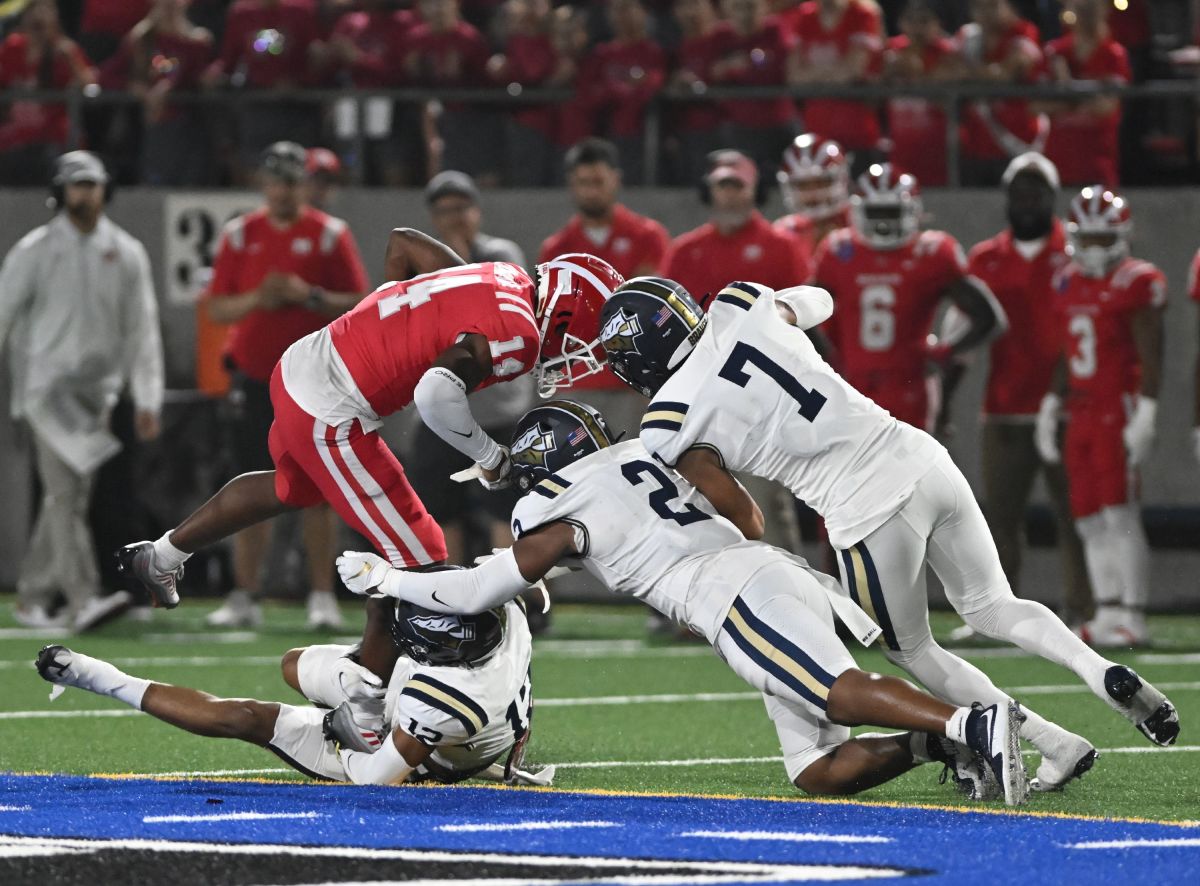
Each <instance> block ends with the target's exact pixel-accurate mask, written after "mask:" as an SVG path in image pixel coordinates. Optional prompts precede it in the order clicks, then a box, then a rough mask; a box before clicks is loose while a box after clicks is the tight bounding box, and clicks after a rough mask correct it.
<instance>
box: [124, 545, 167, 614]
mask: <svg viewBox="0 0 1200 886" xmlns="http://www.w3.org/2000/svg"><path fill="white" fill-rule="evenodd" d="M116 558H117V571H118V572H122V573H128V574H129V575H132V576H133V577H134V578H136V579H137V580H138V581H139V582H141V585H142V587H143V588H145V589H146V593H147V594H149V595H150V602H151V603H152V604H154V605H155V606H163V607H165V608H167V609H174V608H175V607H176V606H178V605H179V580H180V579H181V578H183V566H180V567H179V568H178V569H174V570H172V571H170V572H166V571H164V570H162V569H159V568H158V567H157V566H155V565H154V542H150V541H135V542H134V543H133V544H131V545H125V547H123V548H121V549H120V550H119V551H117V553H116Z"/></svg>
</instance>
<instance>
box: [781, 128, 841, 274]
mask: <svg viewBox="0 0 1200 886" xmlns="http://www.w3.org/2000/svg"><path fill="white" fill-rule="evenodd" d="M775 178H776V181H778V182H779V191H780V193H781V194H782V195H783V205H784V206H786V207H787V208H788V212H789V214H788V215H785V216H783V217H782V218H780V219H779V220H778V221H776V222H775V229H776V230H779V231H784V232H785V233H788V234H791V235H792V236H793V237H795V238H796V243H797V246H798V247H799V249H800V255H801V258H802V259H803V261H804V265H805V267H808V268H810V269H811V267H812V260H813V254H814V253H815V252H816V251H817V247H818V246H820V245H821V241H822V240H824V239H825V237H826V236H827V235H828V234H830V233H831V232H833V231H836V230H837V229H838V228H844V227H846V226H847V225H849V224H850V162H849V161H848V160H847V159H846V152H845V151H843V150H842V146H841V145H840V144H838V143H837V142H835V141H834V140H833V139H831V138H822V137H821V136H819V135H813V134H812V133H811V132H806V133H804V134H803V135H798V136H796V137H795V138H794V139H792V143H791V144H790V145H788V146H787V148H786V149H784V152H783V162H782V163H780V165H779V171H778V172H777V173H775ZM810 273H811V270H810Z"/></svg>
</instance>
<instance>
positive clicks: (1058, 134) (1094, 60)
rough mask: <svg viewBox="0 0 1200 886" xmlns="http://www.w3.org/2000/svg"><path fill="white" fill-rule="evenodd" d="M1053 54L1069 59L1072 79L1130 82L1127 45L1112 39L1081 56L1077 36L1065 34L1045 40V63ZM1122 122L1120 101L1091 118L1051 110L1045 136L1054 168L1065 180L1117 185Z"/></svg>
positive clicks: (1076, 113) (1085, 114)
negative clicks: (1077, 50)
mask: <svg viewBox="0 0 1200 886" xmlns="http://www.w3.org/2000/svg"><path fill="white" fill-rule="evenodd" d="M1056 58H1061V59H1062V60H1063V61H1065V62H1066V63H1067V67H1068V68H1069V69H1070V71H1071V77H1072V78H1073V79H1075V80H1098V81H1103V82H1105V83H1128V82H1129V80H1130V76H1131V74H1130V69H1129V56H1128V55H1127V54H1126V52H1125V47H1124V46H1122V45H1121V44H1120V43H1118V42H1117V41H1115V40H1113V39H1111V38H1110V39H1108V40H1105V41H1104V42H1103V43H1100V44H1099V45H1098V46H1097V47H1096V48H1095V49H1094V50H1093V51H1092V54H1091V55H1090V56H1088V57H1087V58H1086V59H1083V60H1081V59H1079V58H1077V57H1076V55H1075V35H1074V34H1067V35H1066V36H1065V37H1060V38H1058V39H1057V40H1052V41H1050V42H1049V43H1048V44H1046V63H1047V66H1049V65H1051V64H1053V63H1054V59H1056ZM1120 126H1121V108H1120V105H1118V106H1117V108H1116V109H1115V110H1114V111H1113V112H1112V113H1111V114H1109V115H1108V116H1107V117H1095V116H1093V115H1092V114H1090V113H1085V112H1083V111H1080V110H1073V109H1067V110H1062V111H1058V112H1057V113H1055V114H1054V115H1053V117H1052V118H1051V124H1050V137H1049V138H1048V139H1047V140H1046V156H1047V157H1049V158H1050V159H1051V160H1053V161H1054V165H1056V166H1057V167H1058V174H1059V176H1060V177H1061V178H1062V181H1063V184H1075V185H1090V184H1095V183H1096V182H1100V183H1101V184H1104V185H1106V186H1108V187H1110V188H1111V187H1116V186H1117V184H1118V178H1117V131H1118V129H1120Z"/></svg>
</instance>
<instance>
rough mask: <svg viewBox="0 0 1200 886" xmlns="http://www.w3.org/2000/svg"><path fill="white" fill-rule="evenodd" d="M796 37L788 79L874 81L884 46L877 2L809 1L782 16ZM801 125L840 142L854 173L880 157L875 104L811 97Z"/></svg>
mask: <svg viewBox="0 0 1200 886" xmlns="http://www.w3.org/2000/svg"><path fill="white" fill-rule="evenodd" d="M786 20H787V21H788V24H789V26H790V28H791V31H792V34H793V36H794V37H795V40H796V49H795V51H794V52H793V53H792V57H791V59H790V60H789V63H788V82H789V83H791V84H792V85H793V86H804V85H805V84H807V83H840V84H847V83H865V82H869V81H872V80H877V79H878V77H879V72H880V61H881V52H882V50H883V26H882V23H881V21H880V15H879V7H878V6H876V5H875V3H874V2H868V0H809V2H807V3H801V4H800V5H799V6H798V7H796V9H795V10H793V12H792V13H790V14H789V16H788V18H787V19H786ZM804 127H805V129H807V130H808V131H809V132H815V133H816V134H818V135H823V136H825V137H826V138H831V139H834V140H835V141H837V142H839V143H841V145H842V147H844V148H845V149H846V150H847V151H848V152H849V153H850V154H851V157H852V162H851V169H850V172H851V174H852V175H857V174H858V173H859V172H861V171H862V170H863V169H866V167H867V166H869V165H870V164H871V163H875V162H877V161H878V160H879V159H881V157H882V154H881V153H880V151H879V135H880V133H879V118H878V116H877V114H876V110H875V108H874V107H873V106H871V105H867V104H863V103H862V102H852V101H845V100H843V99H809V100H808V101H806V102H805V103H804Z"/></svg>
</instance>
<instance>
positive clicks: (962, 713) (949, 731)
mask: <svg viewBox="0 0 1200 886" xmlns="http://www.w3.org/2000/svg"><path fill="white" fill-rule="evenodd" d="M970 716H971V709H970V708H959V709H958V710H956V711H955V712H954V713H953V714H951V715H950V719H949V720H947V721H946V738H948V739H950V740H951V741H956V742H958V743H959V744H966V743H967V718H968V717H970ZM913 759H916V755H915V754H914V756H913Z"/></svg>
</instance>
